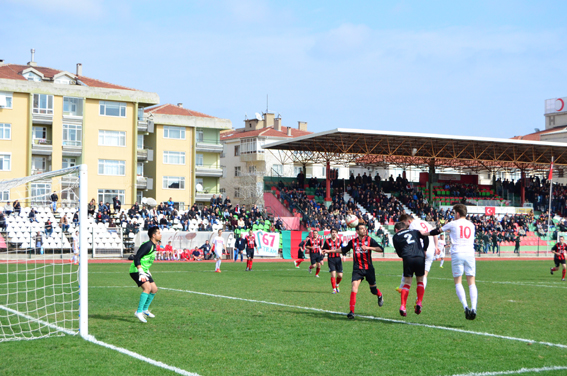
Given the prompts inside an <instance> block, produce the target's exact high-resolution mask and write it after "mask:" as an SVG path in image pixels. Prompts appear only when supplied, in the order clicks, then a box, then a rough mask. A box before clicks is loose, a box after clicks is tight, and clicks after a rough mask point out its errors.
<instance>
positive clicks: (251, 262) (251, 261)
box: [249, 260, 254, 270]
mask: <svg viewBox="0 0 567 376" xmlns="http://www.w3.org/2000/svg"><path fill="white" fill-rule="evenodd" d="M249 263H250V266H249V268H250V270H252V264H253V263H254V260H250V261H249Z"/></svg>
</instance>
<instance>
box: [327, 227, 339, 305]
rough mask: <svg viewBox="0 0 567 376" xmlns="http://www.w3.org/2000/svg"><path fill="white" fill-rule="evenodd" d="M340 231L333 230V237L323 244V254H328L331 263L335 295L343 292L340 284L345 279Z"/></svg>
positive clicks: (332, 284)
mask: <svg viewBox="0 0 567 376" xmlns="http://www.w3.org/2000/svg"><path fill="white" fill-rule="evenodd" d="M338 235H339V230H337V229H336V228H334V229H332V230H331V237H330V238H329V239H327V240H325V242H324V243H323V252H324V253H326V254H327V257H328V261H329V270H330V271H331V286H332V287H333V294H336V293H338V292H341V290H340V289H339V283H341V281H342V279H343V260H342V259H341V240H340V239H339V236H338Z"/></svg>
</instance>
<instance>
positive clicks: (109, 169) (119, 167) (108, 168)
mask: <svg viewBox="0 0 567 376" xmlns="http://www.w3.org/2000/svg"><path fill="white" fill-rule="evenodd" d="M98 174H99V175H113V176H125V175H126V162H125V161H114V160H110V159H99V160H98Z"/></svg>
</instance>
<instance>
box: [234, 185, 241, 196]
mask: <svg viewBox="0 0 567 376" xmlns="http://www.w3.org/2000/svg"><path fill="white" fill-rule="evenodd" d="M240 197H241V196H240V187H236V188H234V198H240Z"/></svg>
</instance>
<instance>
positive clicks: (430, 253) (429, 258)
mask: <svg viewBox="0 0 567 376" xmlns="http://www.w3.org/2000/svg"><path fill="white" fill-rule="evenodd" d="M434 259H435V250H434V249H431V248H429V249H428V250H427V252H425V271H426V272H428V273H429V270H430V269H431V264H432V263H433V260H434Z"/></svg>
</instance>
